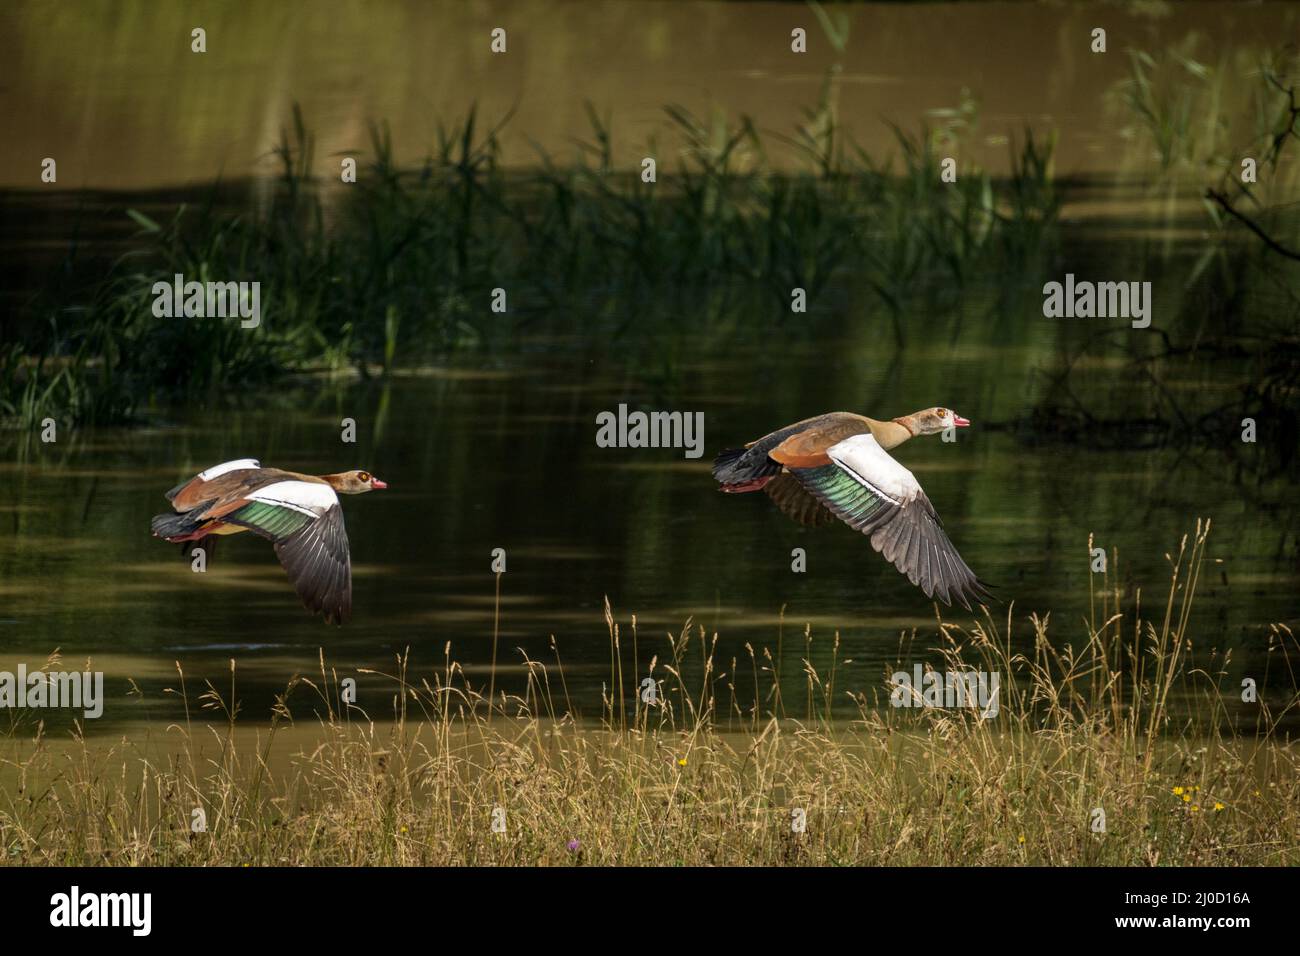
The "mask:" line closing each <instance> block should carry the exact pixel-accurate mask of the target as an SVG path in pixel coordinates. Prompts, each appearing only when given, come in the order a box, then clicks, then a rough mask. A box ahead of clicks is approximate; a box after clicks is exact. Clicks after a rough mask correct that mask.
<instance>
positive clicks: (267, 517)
mask: <svg viewBox="0 0 1300 956" xmlns="http://www.w3.org/2000/svg"><path fill="white" fill-rule="evenodd" d="M387 487H388V485H387V484H386V483H385V482H382V481H380V480H379V479H378V478H376V477H375V476H374V475H372V474H370V473H369V472H366V471H347V472H340V473H338V474H334V475H320V476H316V475H301V474H298V473H297V472H292V471H282V470H280V469H278V468H263V467H262V466H261V464H260V463H258V462H257V461H255V460H253V459H251V458H241V459H237V460H235V461H228V462H225V463H223V464H221V465H214V466H213V467H212V468H209V469H207V470H206V471H202V472H200V473H199V474H198V475H196V476H195V477H194V478H191V479H190V480H189V481H187V482H184V483H182V484H180V485H177V486H176V487H175V488H173V489H172V490H171V491H169V492H167V494H166V497H167V499H168V500H169V501H170V502H171V503H172V509H173V511H172V513H171V514H161V515H155V516H154V518H153V521H152V523H151V527H152V531H153V534H154V536H155V537H159V538H164V539H166V540H167V541H172V542H182V543H183V544H185V545H186V546H187V548H188V549H189V550H192V549H193V548H194V547H204V548H205V551H206V554H207V556H208V557H209V558H210V557H211V554H212V552H211V550H210V548H211V545H212V544H213V543H214V542H215V541H216V538H217V536H220V535H229V534H239V533H241V532H244V531H252V532H253V533H254V534H257V535H260V536H261V537H263V538H266V539H267V540H269V541H271V542H272V544H273V545H274V547H275V553H276V556H277V557H278V558H279V559H280V563H281V564H282V565H284V569H285V571H286V572H288V575H289V581H290V582H291V583H292V584H293V586H294V589H295V590H296V591H297V592H298V596H299V597H300V598H301V599H302V602H303V605H304V606H305V607H306V608H307V609H308V610H310V611H312V612H314V613H317V614H321V615H324V617H325V620H326V621H327V622H329V623H331V624H341V623H343V622H344V621H346V620H347V619H348V617H349V616H350V615H351V613H352V560H351V556H350V553H349V549H348V535H347V530H346V529H345V527H344V525H343V509H342V507H340V505H339V499H338V493H342V494H353V495H358V494H364V493H366V492H368V491H373V490H377V489H382V488H387Z"/></svg>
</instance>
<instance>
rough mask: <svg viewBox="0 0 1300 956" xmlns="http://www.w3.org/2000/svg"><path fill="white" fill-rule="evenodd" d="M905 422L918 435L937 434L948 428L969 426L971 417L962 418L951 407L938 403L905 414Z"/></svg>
mask: <svg viewBox="0 0 1300 956" xmlns="http://www.w3.org/2000/svg"><path fill="white" fill-rule="evenodd" d="M903 424H904V425H906V426H908V428H909V429H910V430H911V431H912V432H913V433H914V434H916V435H937V434H939V433H940V432H942V431H943V430H944V429H947V428H969V427H970V419H968V418H962V417H961V416H960V415H958V414H957V413H956V412H954V411H953V410H952V409H951V408H946V407H944V406H942V405H936V406H934V407H933V408H923V409H921V411H919V412H913V413H912V414H911V415H904V416H903Z"/></svg>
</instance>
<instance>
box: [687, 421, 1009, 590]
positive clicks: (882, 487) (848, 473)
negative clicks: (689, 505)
mask: <svg viewBox="0 0 1300 956" xmlns="http://www.w3.org/2000/svg"><path fill="white" fill-rule="evenodd" d="M968 425H970V422H969V421H967V420H966V419H964V418H962V417H961V416H960V415H957V414H956V413H955V412H952V411H951V410H949V409H945V408H938V407H936V408H928V409H924V410H923V411H919V412H916V413H915V414H912V415H904V416H902V417H899V418H895V419H893V420H892V421H887V422H884V421H877V420H876V419H873V418H867V417H866V416H864V415H856V414H854V413H852V412H830V413H828V414H826V415H818V416H816V417H814V418H808V419H804V420H803V421H801V422H796V423H795V424H793V425H787V426H786V427H785V428H779V429H777V430H776V431H774V432H772V433H770V434H768V435H765V436H763V437H762V438H760V439H758V440H757V441H753V442H750V443H749V444H748V445H746V446H745V447H744V448H737V449H731V450H728V451H724V452H722V454H720V455H718V457H717V458H716V459H715V460H714V463H713V477H714V478H716V479H717V481H718V483H719V484H720V485H721V490H722V491H725V492H728V493H731V494H737V493H745V492H751V491H758V490H760V489H761V490H763V491H765V492H766V493H767V495H768V497H770V498H771V499H772V501H773V502H774V503H775V504H776V506H777V507H778V508H779V509H780V510H781V512H782V513H783V514H785V515H787V516H788V517H790V518H792V519H794V520H795V521H797V522H799V523H800V524H804V525H813V526H816V525H822V524H827V523H829V522H830V521H831V520H832V519H834V518H839V519H840V520H841V521H843V522H844V523H845V524H847V525H848V526H849V527H851V528H853V529H854V530H857V531H861V532H862V533H863V534H865V535H867V536H868V538H869V539H870V541H871V546H872V547H873V548H875V549H876V551H878V552H880V554H882V555H883V556H884V557H885V559H886V560H888V561H889V562H890V563H892V564H893V565H894V566H895V567H896V568H898V570H899V571H901V572H902V573H903V574H905V575H907V578H908V580H910V581H911V582H912V583H913V584H915V585H917V586H918V587H919V588H921V590H922V591H924V592H925V594H926V596H927V597H931V598H937V599H939V600H941V601H943V602H944V603H945V604H952V603H953V601H956V602H958V603H960V604H961V605H962V606H963V607H965V608H966V609H967V610H969V609H970V601H971V599H976V600H978V599H980V598H984V597H987V596H988V594H987V592H986V591H985V590H984V587H985V586H984V585H983V584H982V583H981V582H980V581H979V579H978V578H977V577H976V576H975V573H974V572H973V571H971V569H970V568H969V567H968V566H967V564H966V562H965V561H963V560H962V558H961V555H960V554H958V553H957V549H956V548H955V547H953V544H952V542H951V541H950V540H949V539H948V535H947V534H946V533H944V530H943V526H942V523H941V522H940V520H939V515H938V513H937V512H936V511H935V509H934V505H932V504H931V503H930V499H929V498H927V497H926V495H925V492H924V491H923V490H922V489H921V486H920V484H919V483H918V482H917V481H916V478H915V476H914V475H913V474H912V473H911V472H910V471H908V470H907V469H906V468H904V467H903V466H902V465H900V464H898V462H897V461H895V460H894V459H893V458H892V457H890V456H889V454H888V449H890V448H895V447H897V446H898V445H901V444H902V443H903V442H905V441H907V440H908V439H910V438H913V437H915V436H916V435H934V434H938V433H940V432H942V431H944V430H945V429H948V428H965V427H967V426H968Z"/></svg>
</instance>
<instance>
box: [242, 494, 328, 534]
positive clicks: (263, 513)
mask: <svg viewBox="0 0 1300 956" xmlns="http://www.w3.org/2000/svg"><path fill="white" fill-rule="evenodd" d="M225 520H226V521H229V522H230V523H231V524H238V525H243V526H244V527H245V528H248V529H249V530H250V531H256V532H257V533H258V534H260V535H262V536H263V537H264V538H270V539H271V540H272V541H283V540H284V539H285V538H287V537H289V536H290V535H294V534H297V533H298V532H299V531H301V530H302V529H303V528H305V527H306V526H307V525H309V524H311V523H312V522H313V521H315V520H316V519H315V518H313V517H312V516H311V515H305V514H303V513H302V512H301V511H295V510H294V509H293V508H285V507H283V506H282V505H273V504H270V503H269V502H266V501H251V502H249V503H248V504H246V505H244V507H242V508H240V509H239V510H238V511H232V512H231V513H230V514H228V515H226V517H225Z"/></svg>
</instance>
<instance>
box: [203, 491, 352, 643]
mask: <svg viewBox="0 0 1300 956" xmlns="http://www.w3.org/2000/svg"><path fill="white" fill-rule="evenodd" d="M222 520H224V521H226V522H229V523H230V524H237V525H241V526H243V527H245V528H248V529H249V530H250V531H253V532H255V533H257V534H260V535H261V536H262V537H264V538H267V539H268V540H270V541H272V542H273V543H274V544H275V553H276V556H277V557H278V558H279V559H280V563H281V564H282V565H284V569H285V571H286V572H288V574H289V581H290V582H291V583H292V584H293V586H294V590H296V591H297V592H298V597H300V598H301V599H302V603H303V605H304V606H305V607H306V608H307V609H308V610H309V611H313V612H315V613H317V614H323V615H324V616H325V620H326V621H327V622H329V623H330V624H342V623H343V622H344V621H346V620H347V619H348V618H349V617H350V616H351V614H352V559H351V556H350V554H349V551H348V532H347V529H346V528H345V527H344V525H343V509H342V507H340V505H339V499H338V495H336V494H335V493H334V489H333V488H331V487H330V486H329V485H326V484H323V483H321V484H318V483H315V482H307V481H279V482H276V483H274V484H271V485H267V486H266V487H264V488H259V489H257V490H256V491H254V492H252V493H251V494H249V495H248V499H247V503H246V504H243V505H242V506H240V507H239V508H237V509H235V510H233V511H231V512H229V513H228V514H226V515H225V516H224V517H223V519H222Z"/></svg>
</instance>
